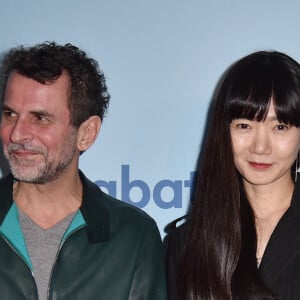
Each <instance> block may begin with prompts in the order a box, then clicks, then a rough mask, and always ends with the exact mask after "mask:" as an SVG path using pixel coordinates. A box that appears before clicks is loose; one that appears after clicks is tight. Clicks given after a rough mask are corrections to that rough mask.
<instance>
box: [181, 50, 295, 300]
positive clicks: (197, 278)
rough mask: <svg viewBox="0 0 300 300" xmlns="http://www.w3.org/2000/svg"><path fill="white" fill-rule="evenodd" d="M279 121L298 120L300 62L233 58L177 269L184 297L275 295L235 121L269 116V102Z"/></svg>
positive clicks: (282, 57)
mask: <svg viewBox="0 0 300 300" xmlns="http://www.w3.org/2000/svg"><path fill="white" fill-rule="evenodd" d="M271 100H272V101H273V103H274V106H275V112H276V116H277V118H278V120H279V121H281V122H283V123H286V124H290V125H295V126H296V127H299V126H300V66H299V64H298V63H297V62H296V61H295V60H293V59H292V58H290V57H289V56H287V55H286V54H284V53H280V52H268V51H260V52H255V53H253V54H250V55H248V56H246V57H244V58H242V59H241V60H239V61H238V62H236V63H235V64H233V65H232V66H231V67H230V68H229V69H228V71H227V72H226V73H225V75H224V76H223V79H222V82H221V84H220V86H219V88H218V90H217V92H216V95H215V99H214V104H213V105H214V106H213V110H212V114H211V120H210V121H209V122H210V126H209V127H208V132H207V135H206V139H205V141H204V148H203V152H202V157H201V161H200V164H199V168H198V176H197V180H196V188H195V194H194V200H193V207H192V209H191V215H190V218H189V220H188V221H187V224H186V240H185V244H184V249H183V255H182V259H181V261H180V267H179V272H178V274H179V275H178V292H179V299H180V300H195V299H201V300H213V299H214V300H229V299H241V300H248V299H249V300H250V299H251V300H252V299H253V300H254V299H255V300H256V299H272V292H271V291H269V289H268V288H267V287H266V286H265V285H264V283H263V282H262V280H261V279H260V276H259V272H258V269H257V262H256V244H257V240H256V228H255V220H254V213H253V210H252V208H251V206H250V204H249V202H248V200H247V197H246V195H245V192H244V189H243V184H242V181H241V178H240V175H239V174H238V173H237V171H236V169H235V165H234V160H233V152H232V144H231V137H230V130H229V127H230V124H231V121H232V120H233V119H236V118H247V119H249V120H257V121H263V120H264V119H265V117H266V115H267V113H268V109H269V106H270V101H271Z"/></svg>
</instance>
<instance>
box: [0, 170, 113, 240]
mask: <svg viewBox="0 0 300 300" xmlns="http://www.w3.org/2000/svg"><path fill="white" fill-rule="evenodd" d="M79 175H80V179H81V182H82V186H83V197H82V204H81V207H80V212H81V213H82V215H83V218H84V220H85V223H86V232H87V236H88V240H89V242H90V243H91V244H94V243H100V242H105V241H108V240H109V212H108V208H107V206H106V204H105V201H106V200H105V199H104V197H105V196H104V193H103V192H102V191H101V190H100V188H99V187H98V186H97V185H96V184H94V183H92V182H91V181H90V180H88V179H87V178H86V177H85V176H84V174H83V173H82V172H81V171H79ZM13 180H14V178H13V176H12V175H11V174H9V175H8V176H6V177H4V178H2V179H1V180H0V191H1V205H0V225H1V224H2V222H3V220H4V218H5V216H6V215H7V213H8V211H9V209H10V207H11V205H12V204H13V202H14V201H13Z"/></svg>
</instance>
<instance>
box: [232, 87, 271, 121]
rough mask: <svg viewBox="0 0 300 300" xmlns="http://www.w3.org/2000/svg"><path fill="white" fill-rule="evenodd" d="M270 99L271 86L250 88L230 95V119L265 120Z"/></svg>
mask: <svg viewBox="0 0 300 300" xmlns="http://www.w3.org/2000/svg"><path fill="white" fill-rule="evenodd" d="M271 99H272V88H271V87H270V88H267V87H266V86H265V87H264V88H261V89H257V88H252V89H251V90H249V91H245V92H244V93H243V92H241V91H240V92H239V93H238V94H236V95H235V96H233V97H232V100H231V101H230V104H229V107H228V112H229V117H230V121H232V120H233V119H248V120H256V121H263V120H265V118H266V116H267V114H268V110H269V106H270V103H271Z"/></svg>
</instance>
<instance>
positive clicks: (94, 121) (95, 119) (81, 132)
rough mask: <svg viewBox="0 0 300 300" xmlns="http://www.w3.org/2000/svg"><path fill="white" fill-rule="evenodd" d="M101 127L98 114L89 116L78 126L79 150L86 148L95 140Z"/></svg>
mask: <svg viewBox="0 0 300 300" xmlns="http://www.w3.org/2000/svg"><path fill="white" fill-rule="evenodd" d="M100 128H101V120H100V117H99V116H91V117H89V118H88V119H87V120H86V121H84V122H83V123H82V124H81V125H80V126H79V128H78V134H77V148H78V150H79V151H80V152H83V151H85V150H87V149H88V148H89V147H90V146H92V144H93V143H94V142H95V140H96V138H97V136H98V133H99V131H100Z"/></svg>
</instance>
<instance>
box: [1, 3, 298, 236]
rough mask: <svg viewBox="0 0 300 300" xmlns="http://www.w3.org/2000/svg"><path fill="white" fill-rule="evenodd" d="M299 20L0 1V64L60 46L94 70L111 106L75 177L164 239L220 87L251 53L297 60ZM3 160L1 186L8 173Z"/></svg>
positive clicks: (189, 8) (180, 7)
mask: <svg viewBox="0 0 300 300" xmlns="http://www.w3.org/2000/svg"><path fill="white" fill-rule="evenodd" d="M299 11H300V2H297V1H289V0H288V1H279V0H278V1H276V0H264V1H261V0H253V1H236V0H228V1H223V0H212V1H204V0H193V1H192V0H187V1H179V0H166V1H161V0H160V1H158V0H153V1H145V0H127V1H120V0H119V1H117V0H110V1H102V0H100V1H99V0H87V1H71V0H65V1H61V0H52V1H40V0H28V1H21V0H18V1H17V0H12V1H2V3H1V9H0V37H1V38H0V55H3V53H5V52H6V51H7V50H8V49H9V48H11V47H15V46H18V45H33V44H36V43H41V42H44V41H56V42H58V43H73V44H75V45H77V46H79V47H80V48H82V49H83V50H85V51H86V52H87V53H88V55H89V56H91V57H93V58H95V59H96V60H97V61H98V62H99V64H100V67H101V69H102V70H103V71H104V73H105V75H106V80H107V86H108V89H109V93H110V94H111V103H110V107H109V110H108V113H107V116H106V117H105V119H104V122H103V125H102V128H101V133H100V135H99V137H98V140H97V142H96V143H95V144H94V145H93V146H92V148H91V149H89V150H88V151H87V152H86V153H84V154H83V155H82V156H81V158H80V168H81V169H82V170H83V171H84V172H85V174H86V175H87V176H88V177H89V178H90V179H91V180H93V181H94V182H96V183H97V184H98V185H99V186H100V187H101V188H102V189H103V191H105V192H107V193H109V194H110V195H112V196H114V197H117V198H119V199H121V200H122V201H126V202H128V203H131V204H133V205H136V206H137V207H139V208H141V209H143V210H144V211H145V212H147V213H148V214H149V215H151V216H152V217H153V218H154V219H155V220H156V222H157V224H158V226H159V229H160V232H161V235H162V237H163V236H164V235H165V232H164V228H165V226H166V225H167V224H168V223H170V222H171V221H172V220H174V219H176V218H178V217H180V216H183V215H184V214H186V212H187V209H188V207H189V204H190V195H191V191H192V182H193V178H194V176H195V169H196V165H197V160H198V155H199V151H200V150H201V146H202V137H203V133H204V130H205V126H206V123H207V112H208V109H209V104H210V101H211V97H212V94H213V92H214V89H215V87H216V84H217V82H218V80H219V79H220V77H221V76H222V74H223V72H224V71H225V69H226V68H227V67H228V66H229V65H230V64H231V63H233V62H234V61H236V60H237V59H239V58H240V57H242V56H244V55H246V54H248V53H250V52H253V51H257V50H272V49H274V50H278V51H282V52H286V53H287V54H289V55H291V56H292V57H294V58H295V59H296V60H300V42H299V41H300V19H299V16H298V12H299ZM2 157H3V156H2V155H1V159H0V169H1V173H0V176H4V175H5V174H6V173H7V172H8V170H7V166H6V165H5V162H4V161H3V158H2ZM221 171H222V170H220V172H221ZM0 198H1V191H0ZM0 200H1V199H0Z"/></svg>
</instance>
